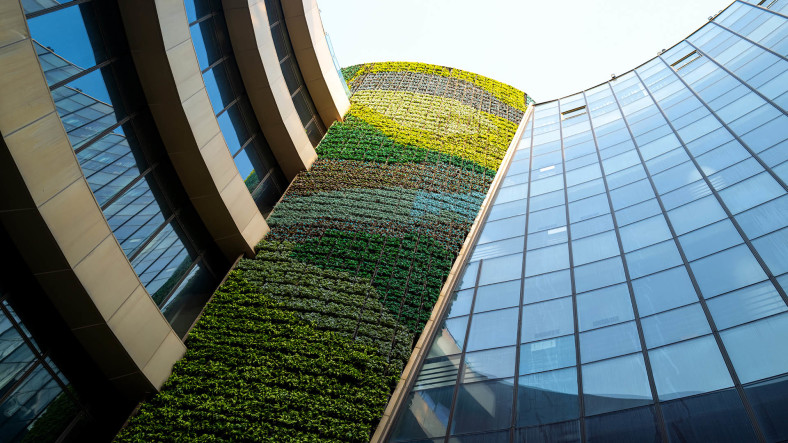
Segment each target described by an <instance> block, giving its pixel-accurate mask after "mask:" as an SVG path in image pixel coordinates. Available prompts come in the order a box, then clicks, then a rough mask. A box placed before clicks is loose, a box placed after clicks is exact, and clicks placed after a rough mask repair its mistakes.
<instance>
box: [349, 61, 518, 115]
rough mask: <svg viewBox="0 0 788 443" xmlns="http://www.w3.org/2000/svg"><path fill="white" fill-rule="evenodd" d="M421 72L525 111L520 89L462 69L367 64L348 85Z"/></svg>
mask: <svg viewBox="0 0 788 443" xmlns="http://www.w3.org/2000/svg"><path fill="white" fill-rule="evenodd" d="M404 71H409V72H420V73H423V74H432V75H440V76H441V77H453V78H457V79H460V80H465V81H467V82H470V83H472V84H474V85H476V86H478V87H480V88H482V89H485V90H487V91H488V92H490V93H491V94H492V95H493V96H495V97H497V98H498V99H499V100H501V101H502V102H504V103H506V104H507V105H509V106H511V107H513V108H515V109H519V110H521V111H525V106H526V103H525V94H524V93H523V91H520V90H519V89H517V88H515V87H512V86H509V85H507V84H505V83H501V82H499V81H496V80H493V79H491V78H489V77H485V76H483V75H479V74H474V73H473V72H468V71H463V70H460V69H453V68H447V67H445V66H438V65H430V64H427V63H412V62H383V63H366V64H364V65H362V66H361V69H359V70H358V71H356V72H355V74H354V75H353V77H352V78H351V79H350V80H348V82H347V83H348V84H349V85H350V84H353V81H355V80H356V79H357V78H358V77H360V76H361V75H363V74H370V73H373V72H404Z"/></svg>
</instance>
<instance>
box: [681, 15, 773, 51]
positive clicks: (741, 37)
mask: <svg viewBox="0 0 788 443" xmlns="http://www.w3.org/2000/svg"><path fill="white" fill-rule="evenodd" d="M711 23H713V24H715V25H717V26H719V27H720V28H722V29H724V30H726V31H728V32H730V33H731V34H733V35H735V36H736V37H739V38H740V39H742V40H744V41H746V42H749V43H751V44H752V45H753V46H757V47H759V48H761V49H763V50H764V51H766V52H769V53H771V54H773V55H775V56H777V57H779V58H781V59H783V60H788V58H786V57H785V56H784V55H782V54H780V53H779V52H775V51H774V50H773V49H771V48H768V47H766V46H764V45H762V44H760V43H758V42H756V41H755V40H751V39H749V38H747V37H745V36H744V35H742V34H739V33H738V32H736V31H734V30H732V29H730V28H728V27H725V26H723V25H721V24H719V23H717V22H716V21H713V20H712V21H711ZM687 43H689V40H687ZM691 46H692V47H694V48H696V49H697V46H695V45H691ZM707 57H708V56H707ZM709 58H711V57H709Z"/></svg>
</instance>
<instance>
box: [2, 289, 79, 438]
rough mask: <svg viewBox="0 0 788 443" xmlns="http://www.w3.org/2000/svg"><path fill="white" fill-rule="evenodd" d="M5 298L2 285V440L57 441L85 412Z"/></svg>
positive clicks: (68, 385) (65, 381)
mask: <svg viewBox="0 0 788 443" xmlns="http://www.w3.org/2000/svg"><path fill="white" fill-rule="evenodd" d="M8 298H9V294H8V293H7V292H6V290H5V288H4V287H3V286H2V285H0V441H4V442H17V441H55V440H56V439H57V438H58V437H59V436H60V434H61V433H64V432H65V431H66V429H67V428H68V427H69V425H73V423H76V422H77V421H78V420H79V419H80V418H81V416H82V415H83V414H84V412H83V411H82V406H81V404H80V401H79V400H78V399H77V397H76V395H75V394H74V391H73V389H72V388H71V386H70V383H69V381H68V380H67V379H66V378H65V377H64V376H63V374H61V373H60V370H59V369H58V368H57V366H55V364H54V363H53V362H52V360H51V359H50V358H49V357H48V355H47V354H48V352H47V351H48V350H47V349H42V348H41V347H40V346H39V345H38V343H37V342H36V341H35V340H34V339H33V337H32V336H31V335H30V332H28V330H27V328H25V325H24V324H22V321H21V320H20V319H19V317H18V316H17V315H16V312H14V309H13V308H12V307H11V305H10V304H9V303H8Z"/></svg>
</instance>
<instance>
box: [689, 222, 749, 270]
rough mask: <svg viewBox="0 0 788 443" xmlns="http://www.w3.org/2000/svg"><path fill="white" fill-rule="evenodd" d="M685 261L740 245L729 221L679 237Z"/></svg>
mask: <svg viewBox="0 0 788 443" xmlns="http://www.w3.org/2000/svg"><path fill="white" fill-rule="evenodd" d="M679 242H680V243H681V248H682V249H683V250H684V255H685V256H686V257H687V260H696V259H698V258H701V257H705V256H707V255H709V254H713V253H715V252H717V251H721V250H723V249H727V248H729V247H731V246H736V245H738V244H740V243H742V238H741V236H740V235H739V232H738V231H736V228H735V227H734V226H733V223H731V221H730V220H728V219H725V220H722V221H719V222H717V223H714V224H713V225H710V226H706V227H705V228H701V229H698V230H696V231H692V232H690V233H689V234H685V235H682V236H681V237H679Z"/></svg>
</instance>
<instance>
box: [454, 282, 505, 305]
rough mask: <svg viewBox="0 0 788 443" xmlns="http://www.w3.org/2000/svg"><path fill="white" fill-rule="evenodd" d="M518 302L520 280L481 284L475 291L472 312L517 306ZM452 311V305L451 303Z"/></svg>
mask: <svg viewBox="0 0 788 443" xmlns="http://www.w3.org/2000/svg"><path fill="white" fill-rule="evenodd" d="M519 303H520V280H515V281H509V282H506V283H499V284H495V285H490V286H482V287H480V288H479V289H478V290H477V292H476V303H475V304H474V308H473V311H474V312H483V311H492V310H494V309H501V308H508V307H511V306H517V305H518V304H519ZM452 312H454V306H453V305H452Z"/></svg>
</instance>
